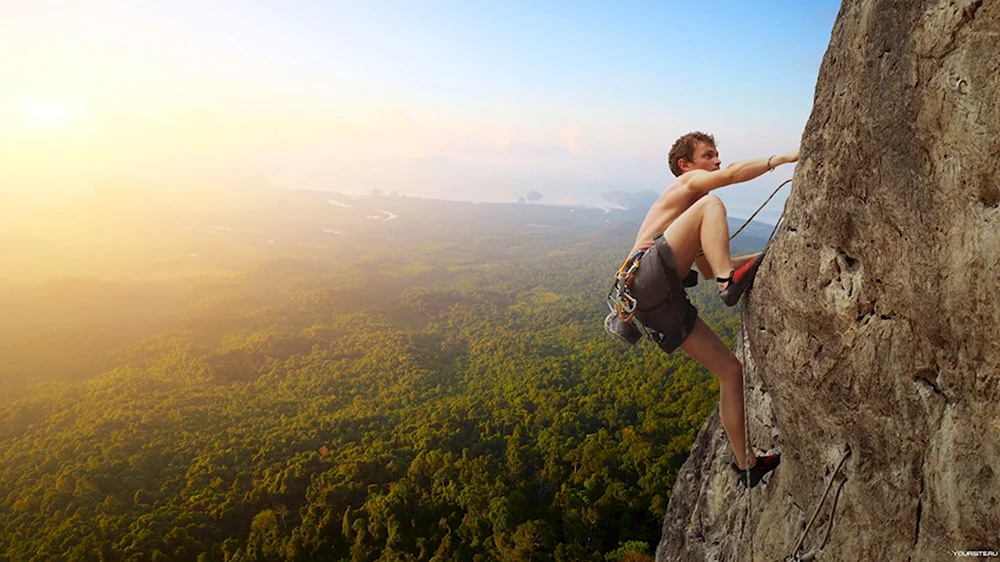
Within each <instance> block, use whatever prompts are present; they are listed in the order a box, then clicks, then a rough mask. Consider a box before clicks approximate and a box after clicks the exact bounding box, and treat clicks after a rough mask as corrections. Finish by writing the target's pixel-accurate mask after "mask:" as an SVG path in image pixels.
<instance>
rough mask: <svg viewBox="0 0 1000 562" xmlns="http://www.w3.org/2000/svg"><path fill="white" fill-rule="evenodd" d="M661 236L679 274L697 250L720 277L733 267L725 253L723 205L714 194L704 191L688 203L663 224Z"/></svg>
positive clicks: (726, 227) (726, 232) (684, 271)
mask: <svg viewBox="0 0 1000 562" xmlns="http://www.w3.org/2000/svg"><path fill="white" fill-rule="evenodd" d="M663 236H664V238H666V241H667V244H669V245H670V249H671V250H673V252H674V259H676V260H677V271H678V272H679V273H680V274H681V276H682V277H683V276H684V275H686V274H687V272H688V271H689V270H690V269H691V264H692V263H694V260H695V258H696V257H697V256H698V252H701V251H704V252H705V258H706V259H708V263H709V265H710V266H711V269H712V271H713V272H714V274H715V275H716V276H718V277H724V276H726V275H729V273H730V272H731V271H733V269H734V268H733V263H732V260H731V259H730V257H729V223H727V222H726V207H725V205H723V204H722V200H721V199H719V198H718V197H716V196H715V195H706V196H704V197H702V198H701V199H699V200H698V201H697V202H696V203H695V204H694V205H691V207H690V208H688V210H686V211H684V212H683V213H681V216H679V217H677V220H675V221H674V222H673V223H671V225H670V226H669V227H667V230H666V231H664V233H663ZM720 288H722V287H720Z"/></svg>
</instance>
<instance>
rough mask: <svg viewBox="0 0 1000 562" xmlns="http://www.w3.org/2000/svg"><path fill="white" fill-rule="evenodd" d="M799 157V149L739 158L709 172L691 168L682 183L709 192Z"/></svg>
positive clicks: (796, 159)
mask: <svg viewBox="0 0 1000 562" xmlns="http://www.w3.org/2000/svg"><path fill="white" fill-rule="evenodd" d="M798 159H799V151H798V149H795V150H793V151H792V152H789V153H788V154H782V155H781V156H768V157H767V158H751V159H749V160H739V161H737V162H733V163H732V164H730V165H728V166H726V167H725V168H722V169H721V170H716V171H714V172H708V171H705V170H691V171H689V172H687V173H685V174H684V175H682V176H681V177H680V182H681V184H682V185H684V186H685V187H687V188H688V189H689V190H691V191H694V192H697V193H702V194H704V193H708V192H709V191H712V190H713V189H719V188H720V187H726V186H727V185H733V184H734V183H742V182H745V181H750V180H752V179H754V178H756V177H760V176H762V175H764V173H765V172H769V171H771V170H773V169H775V168H777V167H778V166H781V165H782V164H791V163H792V162H797V161H798Z"/></svg>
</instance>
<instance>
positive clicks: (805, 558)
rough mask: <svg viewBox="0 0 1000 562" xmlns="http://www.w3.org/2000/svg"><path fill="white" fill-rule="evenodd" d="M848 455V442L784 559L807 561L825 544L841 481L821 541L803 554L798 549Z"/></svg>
mask: <svg viewBox="0 0 1000 562" xmlns="http://www.w3.org/2000/svg"><path fill="white" fill-rule="evenodd" d="M849 456H851V445H850V444H849V443H848V444H847V445H846V446H845V447H844V456H842V457H840V462H839V463H837V469H836V470H834V471H833V474H831V475H830V481H829V482H827V483H826V489H825V490H823V497H821V498H820V499H819V504H818V505H816V509H815V510H813V514H812V517H810V518H809V523H808V524H807V525H806V528H805V529H803V530H802V534H801V535H799V540H798V541H796V542H795V549H794V550H792V555H791V556H790V557H789V558H787V559H786V560H789V561H794V562H808V561H809V560H812V559H813V558H815V557H816V551H818V550H820V549H822V548H823V547H824V546H826V539H827V538H829V536H830V526H831V524H832V523H833V516H834V513H835V512H836V510H837V499H838V498H839V497H840V490H841V488H843V487H844V484H843V482H841V484H840V487H839V488H837V494H836V496H835V497H834V499H833V507H832V508H831V510H830V520H829V521H827V524H826V535H825V536H824V537H823V542H822V543H821V544H820V546H819V547H818V548H814V549H811V550H810V551H809V552H806V553H805V554H800V551H801V550H802V542H803V541H804V540H805V539H806V533H808V532H809V528H810V527H812V524H813V522H814V521H816V516H817V515H819V510H820V508H821V507H823V502H825V501H826V496H827V494H828V493H830V487H831V486H832V485H833V481H834V480H835V479H836V478H837V474H839V473H840V468H841V467H842V466H844V461H846V460H847V457H849Z"/></svg>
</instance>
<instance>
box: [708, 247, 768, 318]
mask: <svg viewBox="0 0 1000 562" xmlns="http://www.w3.org/2000/svg"><path fill="white" fill-rule="evenodd" d="M763 261H764V252H761V253H759V254H757V257H755V258H754V259H752V260H750V261H749V262H747V264H746V265H744V266H743V267H741V268H739V269H737V270H735V271H733V272H732V273H730V274H729V277H716V278H715V280H716V281H717V282H719V283H726V288H725V289H722V290H720V291H719V295H720V296H722V302H724V303H726V306H736V303H738V302H740V297H741V296H743V293H745V292H746V291H748V290H749V289H750V287H751V286H752V285H753V279H754V277H756V275H757V269H759V268H760V264H761V262H763Z"/></svg>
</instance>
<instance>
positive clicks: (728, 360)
mask: <svg viewBox="0 0 1000 562" xmlns="http://www.w3.org/2000/svg"><path fill="white" fill-rule="evenodd" d="M668 159H669V162H670V171H671V172H673V173H674V175H675V176H677V179H676V180H674V182H673V183H671V184H670V187H668V188H667V189H666V191H664V192H663V194H662V195H660V197H659V198H658V199H657V200H656V202H655V203H654V204H653V206H652V207H651V208H650V209H649V212H648V213H647V214H646V218H645V219H644V220H643V221H642V225H641V226H640V227H639V234H638V236H636V240H635V245H634V246H633V247H632V250H631V252H629V254H630V255H635V253H636V252H638V251H640V250H644V251H645V252H644V253H643V254H642V256H641V257H640V258H638V259H639V260H640V261H639V269H638V271H637V272H636V274H635V279H634V281H633V284H632V286H631V290H632V295H633V296H634V297H635V299H636V301H637V311H636V317H637V319H638V320H639V321H640V322H642V323H643V325H645V326H646V327H647V328H649V329H651V330H655V331H656V332H659V333H660V334H662V335H663V341H662V342H661V343H660V347H661V348H662V349H663V350H664V351H666V352H668V353H670V352H672V351H674V349H676V348H677V347H680V349H682V350H683V351H684V352H685V353H687V354H688V355H689V356H691V357H692V358H693V359H694V360H696V361H698V362H699V363H701V364H702V365H704V366H705V368H707V369H708V370H709V371H711V372H712V373H713V374H714V375H715V376H717V377H719V383H720V384H719V402H720V410H719V413H720V416H721V418H722V426H723V428H725V430H726V435H727V436H728V437H729V442H730V444H731V445H732V447H733V453H735V455H736V459H737V466H736V468H738V469H739V470H741V471H745V470H747V468H748V467H749V469H750V470H749V473H750V485H751V486H755V485H756V484H757V483H758V482H760V479H761V478H762V477H763V476H764V474H765V473H767V472H769V471H771V470H773V469H774V468H775V467H776V466H777V465H778V462H780V459H779V458H778V456H777V455H771V456H767V457H760V458H759V459H758V457H757V456H756V455H755V454H754V452H753V450H752V448H750V451H749V455H747V453H746V449H747V447H746V441H745V426H746V420H745V418H744V410H743V366H742V365H741V364H740V361H739V359H737V358H736V355H734V354H733V352H732V351H730V350H729V348H728V347H726V345H725V344H724V343H723V342H722V340H721V339H719V336H718V335H716V333H715V332H713V331H712V329H711V328H709V327H708V325H707V324H705V322H703V321H702V320H701V318H698V317H697V310H695V308H694V307H693V306H692V305H691V303H690V302H689V301H688V300H687V296H686V295H684V290H683V288H682V287H680V283H681V280H683V279H685V278H686V277H687V275H688V273H689V272H690V270H691V266H692V265H695V266H696V267H697V268H698V271H700V272H701V274H702V276H703V277H704V278H706V279H710V278H712V277H716V281H717V282H718V283H719V292H720V295H721V296H722V298H723V300H724V301H725V302H726V304H728V305H729V306H733V305H735V304H736V303H737V302H739V299H740V295H741V294H742V293H743V292H744V291H745V290H746V288H747V287H748V286H749V284H750V282H751V281H752V279H753V275H754V274H755V273H756V270H757V266H759V264H760V262H761V261H762V259H763V255H762V254H755V255H752V256H746V257H742V258H733V257H730V255H729V225H728V223H727V221H726V208H725V207H724V206H723V204H722V200H721V199H719V198H718V197H717V196H715V195H711V194H710V192H711V191H713V190H715V189H718V188H720V187H725V186H727V185H732V184H735V183H741V182H745V181H749V180H752V179H754V178H756V177H758V176H760V175H762V174H764V173H765V172H768V171H771V170H774V168H775V167H777V166H781V165H782V164H790V163H792V162H796V161H798V159H799V151H798V150H794V151H792V152H789V153H788V154H784V155H781V156H770V157H767V158H755V159H752V160H740V161H738V162H733V163H732V164H730V165H729V166H727V167H725V168H720V165H721V161H720V160H719V152H718V150H717V149H716V146H715V138H713V137H712V136H711V135H707V134H705V133H700V132H694V133H688V134H686V135H684V136H682V137H681V138H679V139H677V142H675V143H674V145H673V147H671V149H670V155H669V158H668ZM660 233H663V234H662V237H660V236H658V235H659V234H660ZM654 238H660V239H659V240H657V241H656V243H654ZM664 242H665V244H664ZM701 252H704V255H700V254H701ZM671 254H672V255H671ZM671 274H673V275H671ZM672 276H675V277H677V279H672V278H671V277H672ZM664 286H669V287H670V289H669V292H671V293H672V294H670V295H665V294H664ZM678 293H679V294H678ZM664 303H665V304H664ZM747 457H749V458H747ZM744 474H745V473H741V476H740V478H741V480H740V481H741V482H744V483H746V482H745V480H744V479H743V475H744Z"/></svg>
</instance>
